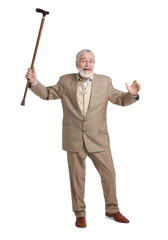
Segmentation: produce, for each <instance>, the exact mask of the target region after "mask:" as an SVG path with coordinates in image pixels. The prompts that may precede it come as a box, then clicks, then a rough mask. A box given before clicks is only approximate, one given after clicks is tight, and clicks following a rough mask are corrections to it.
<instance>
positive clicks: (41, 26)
mask: <svg viewBox="0 0 168 240" xmlns="http://www.w3.org/2000/svg"><path fill="white" fill-rule="evenodd" d="M44 20H45V17H43V18H42V20H41V25H40V29H39V33H38V37H37V41H36V46H35V50H34V54H33V58H32V62H31V67H30V68H31V69H33V67H34V62H35V59H36V54H37V50H38V46H39V42H40V37H41V33H42V29H43V25H44ZM29 82H30V81H29V80H27V84H26V88H25V92H24V96H23V100H22V102H21V105H22V106H24V105H25V99H26V95H27V90H28V87H29Z"/></svg>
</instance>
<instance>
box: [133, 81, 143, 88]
mask: <svg viewBox="0 0 168 240" xmlns="http://www.w3.org/2000/svg"><path fill="white" fill-rule="evenodd" d="M132 85H133V86H134V87H136V88H138V90H141V84H140V83H139V82H138V81H137V80H134V81H133V83H132Z"/></svg>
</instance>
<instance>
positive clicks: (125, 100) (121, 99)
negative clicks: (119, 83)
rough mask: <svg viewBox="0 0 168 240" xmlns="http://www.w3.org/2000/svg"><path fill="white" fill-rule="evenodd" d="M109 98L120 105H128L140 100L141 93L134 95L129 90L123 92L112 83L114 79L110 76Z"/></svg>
mask: <svg viewBox="0 0 168 240" xmlns="http://www.w3.org/2000/svg"><path fill="white" fill-rule="evenodd" d="M107 91H108V100H109V101H110V102H112V103H114V104H117V105H119V106H128V105H130V104H132V103H134V102H136V101H137V100H139V95H138V94H137V97H136V98H135V97H133V96H132V95H131V94H130V93H129V92H122V91H120V90H117V89H115V88H114V87H113V85H112V80H111V79H110V78H109V82H108V90H107Z"/></svg>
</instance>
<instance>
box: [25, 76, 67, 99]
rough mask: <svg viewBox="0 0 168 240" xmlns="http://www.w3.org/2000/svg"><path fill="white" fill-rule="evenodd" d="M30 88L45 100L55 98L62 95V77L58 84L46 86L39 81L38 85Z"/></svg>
mask: <svg viewBox="0 0 168 240" xmlns="http://www.w3.org/2000/svg"><path fill="white" fill-rule="evenodd" d="M30 90H31V91H32V92H33V93H34V94H36V95H37V96H38V97H40V98H42V99H44V100H53V99H59V98H61V97H62V93H63V85H62V81H61V78H60V79H59V81H58V82H57V84H56V85H53V86H50V87H45V86H44V85H42V84H41V83H40V82H38V83H37V85H35V86H34V87H31V88H30Z"/></svg>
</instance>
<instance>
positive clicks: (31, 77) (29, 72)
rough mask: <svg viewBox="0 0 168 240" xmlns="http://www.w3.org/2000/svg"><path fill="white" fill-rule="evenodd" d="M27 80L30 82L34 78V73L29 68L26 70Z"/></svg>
mask: <svg viewBox="0 0 168 240" xmlns="http://www.w3.org/2000/svg"><path fill="white" fill-rule="evenodd" d="M25 77H26V78H27V79H28V80H31V79H33V78H34V72H33V70H32V69H31V68H28V70H27V73H26V76H25Z"/></svg>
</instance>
